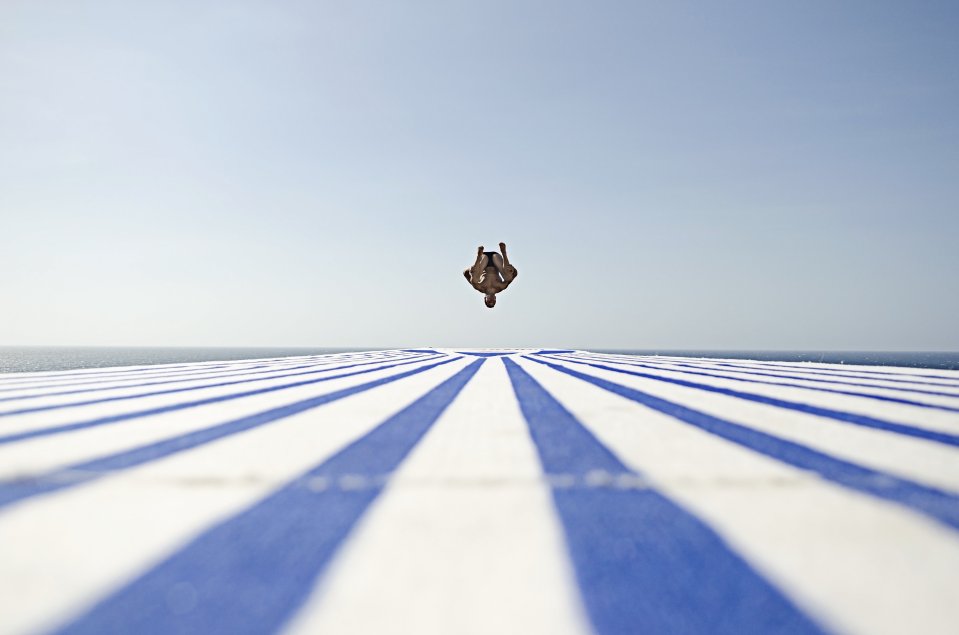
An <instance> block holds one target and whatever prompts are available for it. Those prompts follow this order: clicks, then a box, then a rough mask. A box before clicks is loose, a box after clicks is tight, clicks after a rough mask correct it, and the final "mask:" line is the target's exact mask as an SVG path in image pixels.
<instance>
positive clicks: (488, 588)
mask: <svg viewBox="0 0 959 635" xmlns="http://www.w3.org/2000/svg"><path fill="white" fill-rule="evenodd" d="M274 632H284V633H335V634H341V633H346V634H350V633H377V634H380V633H418V634H419V633H422V634H428V635H433V634H435V635H448V634H469V633H477V634H479V633H482V634H509V633H517V634H536V633H543V634H550V635H553V634H561V633H603V634H605V633H629V634H633V633H735V634H751V633H756V634H760V633H761V634H766V633H823V632H827V633H863V634H866V633H868V634H873V633H879V634H883V633H889V634H899V633H924V634H928V633H949V634H955V633H957V632H959V372H957V371H942V370H920V369H905V368H889V367H868V366H858V367H857V366H837V365H828V364H809V363H802V364H796V363H776V362H751V361H742V360H721V359H686V358H679V357H635V356H617V355H602V354H594V353H588V352H583V351H560V350H509V351H470V350H457V349H435V350H434V349H410V350H392V351H377V352H365V353H351V354H337V355H319V356H307V357H293V358H280V359H268V360H250V361H239V362H237V361H231V362H205V363H192V364H167V365H161V366H139V367H126V368H114V369H89V370H75V371H57V372H45V373H20V374H8V375H0V633H3V634H5V635H6V634H20V633H90V634H96V635H102V634H104V633H229V634H231V635H232V634H235V633H274Z"/></svg>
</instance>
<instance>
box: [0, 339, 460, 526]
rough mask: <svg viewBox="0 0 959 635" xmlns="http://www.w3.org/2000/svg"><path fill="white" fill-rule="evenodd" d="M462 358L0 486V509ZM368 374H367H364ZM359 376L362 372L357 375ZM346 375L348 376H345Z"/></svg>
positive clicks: (415, 369)
mask: <svg viewBox="0 0 959 635" xmlns="http://www.w3.org/2000/svg"><path fill="white" fill-rule="evenodd" d="M457 359H461V358H458V357H448V358H446V359H443V360H441V361H439V362H436V363H434V364H430V365H428V366H420V367H418V368H414V369H412V370H408V371H404V372H402V373H398V374H396V375H390V376H388V377H383V378H380V379H375V380H373V381H370V382H367V383H365V384H360V385H358V386H351V387H349V388H344V389H342V390H337V391H334V392H331V393H327V394H325V395H319V396H317V397H312V398H310V399H304V400H301V401H297V402H294V403H291V404H286V405H284V406H280V407H278V408H271V409H269V410H265V411H262V412H258V413H256V414H252V415H248V416H245V417H241V418H239V419H233V420H231V421H227V422H225V423H221V424H218V425H214V426H210V427H207V428H202V429H200V430H196V431H193V432H190V433H187V434H182V435H178V436H175V437H172V438H169V439H165V440H163V441H158V442H155V443H150V444H147V445H143V446H140V447H137V448H133V449H131V450H127V451H124V452H118V453H116V454H112V455H109V456H106V457H102V458H98V459H93V460H91V461H85V462H82V463H75V464H73V465H71V466H69V467H65V468H62V469H59V470H55V471H54V472H51V473H48V474H45V475H41V476H39V477H35V478H31V479H29V480H24V481H15V482H9V483H0V509H2V508H4V507H6V506H9V505H12V504H14V503H18V502H21V501H23V500H26V499H28V498H32V497H34V496H39V495H41V494H49V493H51V492H56V491H60V490H63V489H66V488H68V487H73V486H76V485H80V484H83V483H88V482H90V481H92V480H95V479H97V478H100V477H102V476H103V475H105V474H108V473H111V472H116V471H118V470H124V469H129V468H131V467H135V466H138V465H142V464H144V463H147V462H150V461H155V460H157V459H161V458H164V457H167V456H170V455H172V454H175V453H177V452H183V451H185V450H191V449H193V448H196V447H199V446H201V445H205V444H207V443H212V442H213V441H217V440H219V439H222V438H224V437H227V436H229V435H233V434H238V433H240V432H245V431H247V430H251V429H253V428H257V427H259V426H263V425H266V424H268V423H272V422H274V421H276V420H278V419H283V418H285V417H289V416H291V415H295V414H298V413H300V412H304V411H306V410H310V409H311V408H316V407H317V406H322V405H323V404H327V403H330V402H331V401H336V400H337V399H342V398H344V397H349V396H350V395H355V394H357V393H360V392H364V391H367V390H370V389H371V388H376V387H377V386H382V385H383V384H387V383H390V382H394V381H397V380H399V379H403V378H404V377H409V376H411V375H415V374H417V373H421V372H423V371H426V370H430V369H431V368H436V367H437V366H442V365H443V364H448V363H450V362H452V361H455V360H457ZM363 372H366V371H363ZM354 374H359V373H354ZM344 376H345V375H344Z"/></svg>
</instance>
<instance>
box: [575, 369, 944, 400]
mask: <svg viewBox="0 0 959 635" xmlns="http://www.w3.org/2000/svg"><path fill="white" fill-rule="evenodd" d="M557 359H561V360H565V361H572V362H576V361H583V360H590V361H607V362H609V363H616V364H620V365H622V366H632V367H635V368H649V369H651V370H664V371H668V372H671V373H682V374H684V375H698V376H700V377H716V378H719V379H731V380H733V381H741V382H745V383H749V384H762V385H766V386H782V387H786V388H800V389H802V390H812V391H814V392H828V393H833V394H837V395H846V396H849V397H863V398H865V399H875V400H878V401H886V402H890V403H898V404H903V405H906V406H916V407H917V408H931V409H933V410H945V411H947V412H959V408H953V407H950V406H942V405H939V404H933V403H926V402H923V401H914V400H912V399H904V398H902V397H891V396H888V395H877V394H874V393H868V392H856V391H853V390H840V389H838V388H823V387H821V386H804V385H803V384H793V383H789V382H776V381H765V380H762V379H747V378H744V377H737V376H735V375H727V374H722V371H720V373H710V372H706V371H705V370H703V369H702V368H700V367H698V366H692V365H688V364H672V365H666V364H643V363H639V362H621V361H613V360H608V359H606V360H603V359H602V358H596V357H588V358H587V357H569V356H564V357H557ZM675 366H680V367H682V368H696V369H697V370H682V368H675ZM726 372H727V373H728V372H730V371H726ZM738 372H740V373H745V374H747V375H750V376H751V377H752V376H758V375H761V376H766V377H781V376H780V375H773V374H770V373H752V372H750V371H738ZM784 379H785V377H784ZM791 379H796V378H795V377H793V378H791ZM799 379H801V380H802V381H815V382H823V383H827V384H832V385H833V386H835V385H836V382H831V381H828V380H826V379H802V378H799ZM847 385H850V386H869V384H847ZM869 387H872V388H882V389H884V390H901V391H908V392H918V393H923V394H929V395H937V396H941V397H953V398H956V397H959V395H951V394H949V393H937V392H932V391H928V390H911V389H909V388H892V387H889V386H869Z"/></svg>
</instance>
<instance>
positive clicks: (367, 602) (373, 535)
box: [288, 359, 589, 635]
mask: <svg viewBox="0 0 959 635" xmlns="http://www.w3.org/2000/svg"><path fill="white" fill-rule="evenodd" d="M588 631H589V626H588V624H587V622H586V618H585V616H584V611H583V608H582V607H581V604H580V600H579V597H578V592H577V590H576V586H575V582H574V580H573V573H572V571H571V567H570V565H569V564H568V561H567V556H566V551H565V547H564V543H563V539H562V535H561V529H560V525H559V521H558V520H557V517H556V514H555V512H554V509H553V506H552V500H551V496H550V493H549V491H548V488H547V487H546V486H545V485H544V484H543V481H542V478H541V467H540V464H539V460H538V458H537V455H536V450H535V448H534V446H533V443H532V440H531V439H530V437H529V433H528V430H527V427H526V424H525V422H524V420H523V417H522V415H521V414H520V412H519V407H518V405H517V403H516V399H515V397H514V395H513V393H512V388H511V387H510V383H509V379H508V377H507V375H506V371H505V369H504V367H503V363H502V362H501V361H500V360H498V359H491V360H489V361H487V362H486V363H485V364H484V365H483V367H482V368H481V369H480V371H479V372H478V373H477V374H476V376H475V377H474V378H473V380H472V381H471V382H470V383H469V384H468V385H467V386H466V387H465V388H464V390H463V392H462V393H461V394H460V396H459V397H458V398H457V399H456V401H455V402H454V403H453V404H452V405H451V406H450V407H449V409H448V410H447V411H446V413H445V414H443V415H442V416H441V418H440V419H439V420H438V421H437V423H436V424H435V425H434V427H433V429H432V430H431V431H430V432H429V433H428V434H427V435H426V437H425V438H424V439H423V440H422V441H421V442H420V443H419V445H418V446H417V447H416V448H415V449H414V451H413V452H412V453H411V455H410V456H409V457H408V459H407V460H406V461H405V462H404V463H403V464H402V466H401V467H400V469H399V470H398V471H397V473H396V474H395V476H394V479H392V480H391V482H390V485H389V486H388V488H387V489H386V490H385V491H384V492H383V494H382V495H381V496H380V498H379V499H378V500H377V502H375V503H374V505H373V506H372V507H371V509H370V510H368V511H367V513H366V515H365V516H364V517H363V519H362V520H361V521H360V524H359V526H358V527H357V529H356V530H355V531H354V533H353V536H352V537H351V539H350V540H349V542H348V543H347V545H346V546H345V547H344V549H343V550H342V551H341V552H340V554H339V556H338V557H337V558H336V559H335V560H334V562H333V563H332V564H331V567H330V571H329V573H328V575H327V576H326V577H325V579H324V580H323V581H322V583H321V584H320V585H319V587H318V589H317V590H316V592H315V593H314V594H313V596H312V597H311V598H310V600H309V602H308V604H307V605H306V606H305V608H304V609H303V611H301V613H300V614H299V616H298V617H297V618H295V619H294V621H293V623H292V625H291V627H290V628H289V631H288V632H290V633H337V634H351V633H418V634H420V635H433V634H435V635H447V634H449V633H457V634H459V635H467V634H472V633H475V634H490V633H524V634H526V633H529V634H535V633H544V634H554V633H555V634H561V633H584V632H588Z"/></svg>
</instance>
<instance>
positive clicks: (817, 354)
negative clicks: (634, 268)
mask: <svg viewBox="0 0 959 635" xmlns="http://www.w3.org/2000/svg"><path fill="white" fill-rule="evenodd" d="M367 350H376V349H370V348H306V347H302V348H301V347H296V348H290V347H286V348H281V347H278V348H270V347H240V348H236V347H132V346H123V347H112V346H0V373H18V372H36V371H45V370H71V369H77V368H103V367H108V366H140V365H149V364H175V363H181V362H207V361H227V360H233V359H264V358H271V357H292V356H296V355H320V354H324V353H345V352H358V351H367ZM589 350H592V351H593V352H597V353H615V354H619V355H663V356H671V357H672V356H678V357H722V358H729V359H755V360H762V361H777V362H823V363H829V364H857V365H859V364H862V365H870V366H908V367H912V368H938V369H947V370H959V352H928V351H915V352H901V351H897V352H881V351H728V350H714V351H703V350H653V349H640V350H630V349H619V350H617V349H589Z"/></svg>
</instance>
